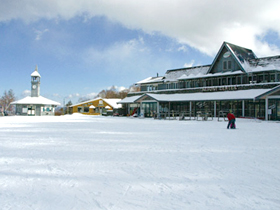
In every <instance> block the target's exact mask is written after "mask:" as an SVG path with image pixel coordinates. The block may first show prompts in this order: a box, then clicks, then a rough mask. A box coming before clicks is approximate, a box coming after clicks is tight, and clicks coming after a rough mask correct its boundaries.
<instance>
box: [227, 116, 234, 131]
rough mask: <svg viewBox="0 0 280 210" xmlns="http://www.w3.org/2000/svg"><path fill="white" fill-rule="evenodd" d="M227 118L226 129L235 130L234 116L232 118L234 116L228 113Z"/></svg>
mask: <svg viewBox="0 0 280 210" xmlns="http://www.w3.org/2000/svg"><path fill="white" fill-rule="evenodd" d="M227 118H228V125H227V129H229V128H232V129H235V116H234V114H232V113H231V112H229V113H228V114H227Z"/></svg>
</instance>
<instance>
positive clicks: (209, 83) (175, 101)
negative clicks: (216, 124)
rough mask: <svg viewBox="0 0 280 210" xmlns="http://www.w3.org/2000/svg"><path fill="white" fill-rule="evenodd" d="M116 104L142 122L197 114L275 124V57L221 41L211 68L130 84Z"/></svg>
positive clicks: (279, 60) (278, 71)
mask: <svg viewBox="0 0 280 210" xmlns="http://www.w3.org/2000/svg"><path fill="white" fill-rule="evenodd" d="M136 84H137V85H138V86H139V87H140V92H130V93H128V95H127V97H126V98H125V99H123V100H122V101H120V102H119V103H120V104H123V105H124V106H125V110H126V112H127V113H128V114H133V113H134V112H138V115H140V114H141V115H142V116H145V117H153V116H157V117H164V116H174V115H177V116H179V115H180V116H188V117H196V116H198V115H204V116H207V115H208V116H214V117H218V116H220V115H221V114H223V113H225V112H227V111H229V110H231V111H232V112H234V114H235V115H236V116H237V117H250V118H259V119H265V120H280V55H277V56H271V57H264V58H257V56H256V55H255V54H254V52H253V51H252V50H250V49H246V48H243V47H240V46H237V45H234V44H231V43H228V42H224V43H223V44H222V46H221V48H220V50H219V51H218V53H217V55H216V57H215V59H214V60H213V63H212V64H211V65H203V66H194V67H189V68H181V69H171V70H168V71H166V73H165V75H164V76H157V77H149V78H147V79H144V80H142V81H140V82H137V83H136Z"/></svg>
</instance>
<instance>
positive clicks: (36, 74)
mask: <svg viewBox="0 0 280 210" xmlns="http://www.w3.org/2000/svg"><path fill="white" fill-rule="evenodd" d="M31 77H41V75H40V74H39V72H38V66H37V65H36V68H35V71H34V72H33V73H32V74H31Z"/></svg>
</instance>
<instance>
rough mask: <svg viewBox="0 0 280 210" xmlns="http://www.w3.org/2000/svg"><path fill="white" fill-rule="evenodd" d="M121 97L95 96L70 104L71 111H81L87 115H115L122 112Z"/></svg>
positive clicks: (71, 112)
mask: <svg viewBox="0 0 280 210" xmlns="http://www.w3.org/2000/svg"><path fill="white" fill-rule="evenodd" d="M120 100H121V99H107V98H95V99H92V100H88V101H84V102H81V103H78V104H74V105H71V106H69V113H70V114H73V113H81V114H85V115H113V114H114V113H115V114H120V113H121V108H122V105H121V104H117V103H118V102H119V101H120Z"/></svg>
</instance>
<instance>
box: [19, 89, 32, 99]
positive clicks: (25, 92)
mask: <svg viewBox="0 0 280 210" xmlns="http://www.w3.org/2000/svg"><path fill="white" fill-rule="evenodd" d="M21 95H22V96H23V97H26V96H30V95H31V91H30V90H24V91H23V92H22V93H21Z"/></svg>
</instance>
